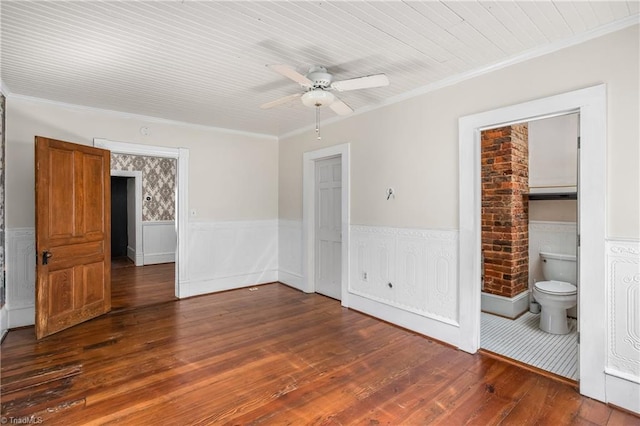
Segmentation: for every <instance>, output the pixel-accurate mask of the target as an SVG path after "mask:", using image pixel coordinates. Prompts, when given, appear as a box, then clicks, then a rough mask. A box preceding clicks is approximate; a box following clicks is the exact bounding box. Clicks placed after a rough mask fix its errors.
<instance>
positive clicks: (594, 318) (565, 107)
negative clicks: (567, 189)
mask: <svg viewBox="0 0 640 426" xmlns="http://www.w3.org/2000/svg"><path fill="white" fill-rule="evenodd" d="M569 112H578V113H580V135H581V136H580V138H581V149H580V150H579V156H580V158H579V164H580V169H581V173H580V176H579V181H578V211H579V212H580V216H579V218H578V230H579V232H580V247H579V253H578V256H579V258H581V259H582V260H583V261H582V262H580V263H579V266H578V268H579V270H578V276H579V277H580V300H579V304H580V306H579V312H580V313H586V312H588V315H582V314H581V315H579V319H578V321H579V329H580V346H579V363H580V365H579V371H580V393H581V394H583V395H586V396H589V397H592V398H595V399H598V400H600V401H605V400H606V394H605V385H606V383H605V374H604V367H605V348H606V324H607V316H606V294H605V285H604V283H605V280H606V268H605V253H606V252H605V238H606V176H607V174H606V164H607V143H606V142H607V140H606V137H607V121H606V120H607V114H606V85H604V84H602V85H598V86H594V87H589V88H586V89H581V90H576V91H573V92H568V93H564V94H560V95H556V96H551V97H548V98H542V99H538V100H535V101H530V102H525V103H522V104H517V105H512V106H508V107H504V108H499V109H496V110H492V111H487V112H483V113H479V114H474V115H469V116H465V117H461V118H460V119H459V122H458V126H459V173H460V194H459V196H460V199H459V209H460V210H459V218H460V224H459V226H460V245H459V247H460V249H459V250H460V252H459V274H458V277H459V283H460V284H459V285H460V305H459V309H460V310H459V312H460V340H459V348H460V349H462V350H464V351H466V352H470V353H475V352H476V351H477V350H478V348H479V346H480V286H481V282H480V274H481V273H480V270H481V268H480V248H481V229H480V211H481V206H480V132H481V131H482V130H484V129H489V128H494V127H499V126H508V125H510V124H514V123H518V122H524V121H531V120H534V119H539V118H546V117H551V116H557V115H563V114H566V113H569ZM585 170H588V171H589V172H588V173H585V172H584V171H585Z"/></svg>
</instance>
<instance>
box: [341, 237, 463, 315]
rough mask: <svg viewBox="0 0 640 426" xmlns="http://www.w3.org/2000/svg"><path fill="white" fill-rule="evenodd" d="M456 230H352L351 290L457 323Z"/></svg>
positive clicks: (417, 312)
mask: <svg viewBox="0 0 640 426" xmlns="http://www.w3.org/2000/svg"><path fill="white" fill-rule="evenodd" d="M457 252H458V232H457V231H450V230H422V229H405V228H388V227H373V226H351V253H350V256H351V265H352V267H351V277H350V280H349V292H350V293H352V294H356V295H358V296H362V297H366V298H369V299H372V300H375V301H378V302H381V303H384V304H387V305H390V306H393V307H396V308H398V309H402V310H405V311H409V312H413V313H415V314H418V315H421V316H425V317H428V318H432V319H435V320H438V321H442V322H445V323H447V324H451V325H456V326H457V324H458V299H457V295H458V285H457V268H458V267H457V261H458V259H457Z"/></svg>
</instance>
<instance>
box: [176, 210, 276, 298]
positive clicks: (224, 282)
mask: <svg viewBox="0 0 640 426" xmlns="http://www.w3.org/2000/svg"><path fill="white" fill-rule="evenodd" d="M187 253H188V256H187V264H188V266H187V267H188V269H189V270H188V277H189V280H188V281H186V282H184V283H182V282H181V291H180V297H189V296H194V295H198V294H206V293H212V292H216V291H223V290H230V289H234V288H240V287H246V286H250V285H254V284H264V283H268V282H273V281H277V279H278V221H277V220H263V221H238V222H190V223H189V247H188V250H187Z"/></svg>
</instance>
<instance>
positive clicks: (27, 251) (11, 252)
mask: <svg viewBox="0 0 640 426" xmlns="http://www.w3.org/2000/svg"><path fill="white" fill-rule="evenodd" d="M6 261H7V283H6V284H7V301H6V305H5V307H6V309H7V325H8V328H15V327H22V326H25V325H33V324H35V294H36V232H35V229H34V228H13V229H7V258H6Z"/></svg>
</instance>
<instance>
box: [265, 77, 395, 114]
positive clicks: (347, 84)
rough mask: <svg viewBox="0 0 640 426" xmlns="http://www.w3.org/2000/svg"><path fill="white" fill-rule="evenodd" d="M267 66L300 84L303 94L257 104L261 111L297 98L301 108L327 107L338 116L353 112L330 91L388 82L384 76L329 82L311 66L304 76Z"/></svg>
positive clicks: (380, 85) (329, 78)
mask: <svg viewBox="0 0 640 426" xmlns="http://www.w3.org/2000/svg"><path fill="white" fill-rule="evenodd" d="M267 67H268V68H269V69H271V70H273V71H275V72H277V73H278V74H280V75H282V76H284V77H287V78H288V79H290V80H293V81H295V82H296V83H298V84H300V86H302V87H303V88H304V91H303V92H302V93H295V94H293V95H289V96H285V97H284V98H280V99H276V100H275V101H271V102H267V103H266V104H262V105H260V108H262V109H268V108H273V107H276V106H279V105H282V104H285V103H288V102H291V101H293V100H294V99H297V98H301V100H302V103H303V104H304V105H305V106H308V107H314V108H316V111H318V110H319V109H320V108H321V107H324V106H328V107H329V108H331V109H332V110H333V112H335V113H336V114H338V115H348V114H351V113H352V112H353V109H352V108H351V107H350V106H349V105H347V104H346V103H344V102H343V101H342V100H341V99H340V98H338V97H337V96H336V95H334V94H333V93H332V91H337V92H346V91H349V90H359V89H369V88H373V87H382V86H387V85H389V79H388V78H387V76H386V75H384V74H374V75H367V76H364V77H357V78H351V79H348V80H338V81H333V75H332V74H331V73H329V72H328V71H327V69H326V68H325V67H323V66H320V65H314V66H312V67H311V68H310V69H309V72H307V74H306V75H302V74H300V73H299V72H297V71H296V70H295V69H293V68H292V67H290V66H288V65H267Z"/></svg>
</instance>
